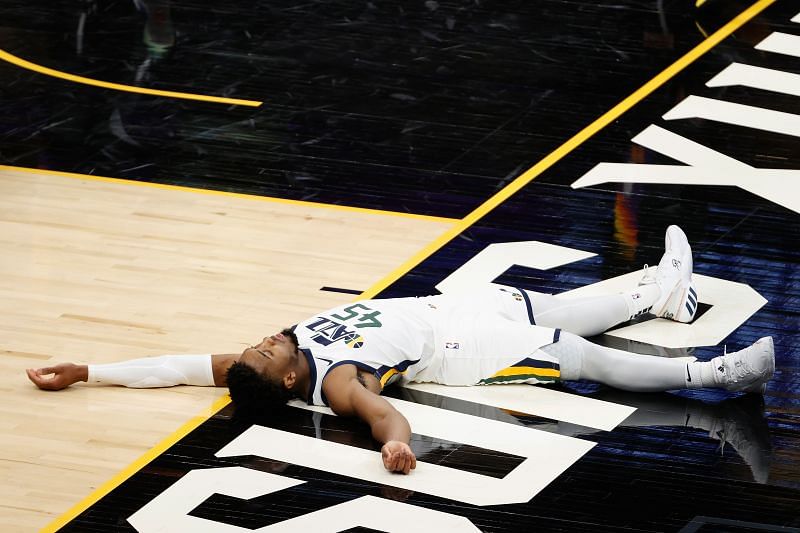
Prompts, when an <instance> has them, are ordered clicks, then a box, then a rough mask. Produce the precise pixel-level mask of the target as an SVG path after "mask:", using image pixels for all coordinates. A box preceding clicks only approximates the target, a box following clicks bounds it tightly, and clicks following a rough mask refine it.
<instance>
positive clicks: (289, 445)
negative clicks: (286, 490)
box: [216, 398, 595, 505]
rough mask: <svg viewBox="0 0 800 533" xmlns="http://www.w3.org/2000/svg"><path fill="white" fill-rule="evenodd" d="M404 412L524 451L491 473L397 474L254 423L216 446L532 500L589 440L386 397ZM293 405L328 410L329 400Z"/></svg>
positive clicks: (458, 436)
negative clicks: (510, 465) (501, 471)
mask: <svg viewBox="0 0 800 533" xmlns="http://www.w3.org/2000/svg"><path fill="white" fill-rule="evenodd" d="M386 399H387V400H388V401H389V402H390V403H391V404H392V405H394V406H395V407H396V408H397V409H398V410H399V411H400V412H401V413H403V415H404V416H405V417H406V418H407V419H408V421H409V423H410V424H411V427H413V428H414V431H415V432H417V433H420V434H423V435H428V436H431V437H438V438H442V439H445V440H450V441H454V442H460V443H464V444H470V445H472V446H477V447H481V448H486V449H489V450H497V451H500V452H504V453H509V454H513V455H518V456H521V457H524V458H525V460H524V461H522V463H521V464H519V465H518V466H517V467H516V468H515V469H514V470H512V471H511V472H509V473H508V474H507V475H506V476H505V477H504V478H502V479H497V478H493V477H489V476H484V475H480V474H474V473H472V472H465V471H462V470H457V469H454V468H448V467H443V466H439V465H435V464H430V463H425V462H422V461H417V469H416V470H415V471H414V472H413V473H412V474H411V475H408V476H398V475H396V474H392V473H390V472H387V471H386V470H384V468H383V464H382V461H381V454H380V452H376V451H371V450H364V449H361V448H356V447H354V446H347V445H344V444H339V443H336V442H330V441H325V440H321V439H314V438H311V437H305V436H302V435H297V434H294V433H288V432H285V431H279V430H276V429H272V428H265V427H261V426H252V427H250V428H249V429H248V430H246V431H245V432H244V433H242V434H241V435H240V436H239V437H237V438H236V439H234V440H233V441H232V442H231V443H229V444H228V445H226V446H225V447H223V448H222V449H221V450H220V451H219V452H217V453H216V455H217V456H218V457H233V456H238V455H257V456H260V457H265V458H269V459H274V460H277V461H285V462H288V463H292V464H297V465H302V466H306V467H309V468H315V469H317V470H322V471H324V472H333V473H335V474H340V475H345V476H350V477H353V478H356V479H362V480H365V481H372V482H374V483H380V484H383V485H390V486H393V487H399V488H402V489H407V490H413V491H416V492H422V493H425V494H432V495H434V496H440V497H442V498H448V499H451V500H456V501H460V502H464V503H470V504H473V505H500V504H509V503H523V502H527V501H530V500H531V498H533V497H534V496H535V495H536V494H538V493H539V491H541V490H542V489H544V488H545V487H546V486H547V485H548V484H550V483H551V482H552V481H553V480H555V479H556V478H557V477H558V476H560V475H561V474H562V473H563V472H564V471H565V470H566V469H567V468H569V467H570V466H571V465H572V464H574V463H575V462H576V461H577V460H578V459H580V458H581V457H582V456H583V455H584V454H585V453H586V452H588V451H589V450H590V449H591V448H592V447H593V446H594V445H595V443H593V442H589V441H586V440H582V439H576V438H573V437H565V436H562V435H555V434H552V433H547V432H544V431H538V430H535V429H531V428H527V427H523V426H516V425H512V424H508V423H505V422H499V421H496V420H489V419H486V418H480V417H476V416H471V415H465V414H462V413H456V412H453V411H447V410H443V409H437V408H435V407H430V406H427V405H421V404H416V403H412V402H406V401H403V400H396V399H394V398H386ZM292 405H294V406H296V407H300V408H303V409H307V410H309V411H317V412H323V413H328V414H333V412H332V411H331V410H330V409H328V408H327V407H317V406H308V405H306V404H305V403H304V402H292Z"/></svg>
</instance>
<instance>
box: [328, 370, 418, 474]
mask: <svg viewBox="0 0 800 533" xmlns="http://www.w3.org/2000/svg"><path fill="white" fill-rule="evenodd" d="M322 388H323V390H324V391H325V396H326V397H327V399H328V403H329V405H330V406H331V409H333V412H335V413H336V414H337V415H340V416H356V417H358V418H360V419H361V420H363V421H364V422H366V423H367V424H369V427H370V429H371V430H372V436H373V438H374V439H375V440H377V441H378V442H381V443H383V447H382V448H381V456H382V458H383V465H384V466H385V467H386V469H387V470H389V471H391V472H398V473H403V474H408V473H409V472H410V471H411V470H413V469H414V468H416V467H417V459H416V457H415V456H414V452H412V451H411V448H410V447H409V445H408V442H409V439H410V438H411V426H410V425H409V423H408V420H406V417H404V416H403V415H402V414H401V413H400V412H399V411H398V410H397V409H395V408H394V407H393V406H392V405H391V404H390V403H389V402H387V401H386V399H385V398H382V397H381V396H379V395H378V394H376V393H375V392H373V391H371V390H369V389H368V388H367V386H366V384H365V383H364V382H363V381H362V380H360V379H359V374H358V370H357V368H356V367H355V366H354V365H341V366H338V367H336V368H334V369H333V370H331V372H330V373H329V374H328V376H327V377H326V378H325V381H324V383H323V385H322Z"/></svg>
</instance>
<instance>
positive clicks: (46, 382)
mask: <svg viewBox="0 0 800 533" xmlns="http://www.w3.org/2000/svg"><path fill="white" fill-rule="evenodd" d="M26 372H27V373H28V379H30V380H31V381H32V382H33V384H34V385H36V386H37V387H39V388H40V389H45V390H47V389H51V388H52V385H51V381H52V380H51V379H48V378H43V377H42V376H41V375H39V374H37V372H36V371H35V370H27V371H26Z"/></svg>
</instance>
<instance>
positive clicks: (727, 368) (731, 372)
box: [703, 337, 775, 394]
mask: <svg viewBox="0 0 800 533" xmlns="http://www.w3.org/2000/svg"><path fill="white" fill-rule="evenodd" d="M711 365H712V367H713V368H714V381H715V382H716V384H717V385H718V386H719V387H720V388H723V389H727V390H732V391H743V392H760V393H761V394H764V391H765V390H766V388H767V381H769V380H770V378H772V375H773V374H774V373H775V346H774V345H773V343H772V337H763V338H761V339H758V340H757V341H756V342H755V343H753V344H752V345H751V346H748V347H747V348H745V349H743V350H739V351H738V352H733V353H726V354H725V355H721V356H719V357H715V358H714V359H712V360H711ZM703 384H705V381H704V383H703ZM712 386H713V385H712Z"/></svg>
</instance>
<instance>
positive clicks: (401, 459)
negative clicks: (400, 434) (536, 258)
mask: <svg viewBox="0 0 800 533" xmlns="http://www.w3.org/2000/svg"><path fill="white" fill-rule="evenodd" d="M381 457H382V458H383V466H385V467H386V470H388V471H389V472H397V473H398V474H399V473H402V474H408V473H409V472H410V471H411V470H414V469H415V468H416V467H417V458H416V457H415V456H414V452H412V451H411V448H410V447H409V446H408V444H406V443H405V442H400V441H399V440H390V441H389V442H387V443H386V444H384V445H383V448H381Z"/></svg>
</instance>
